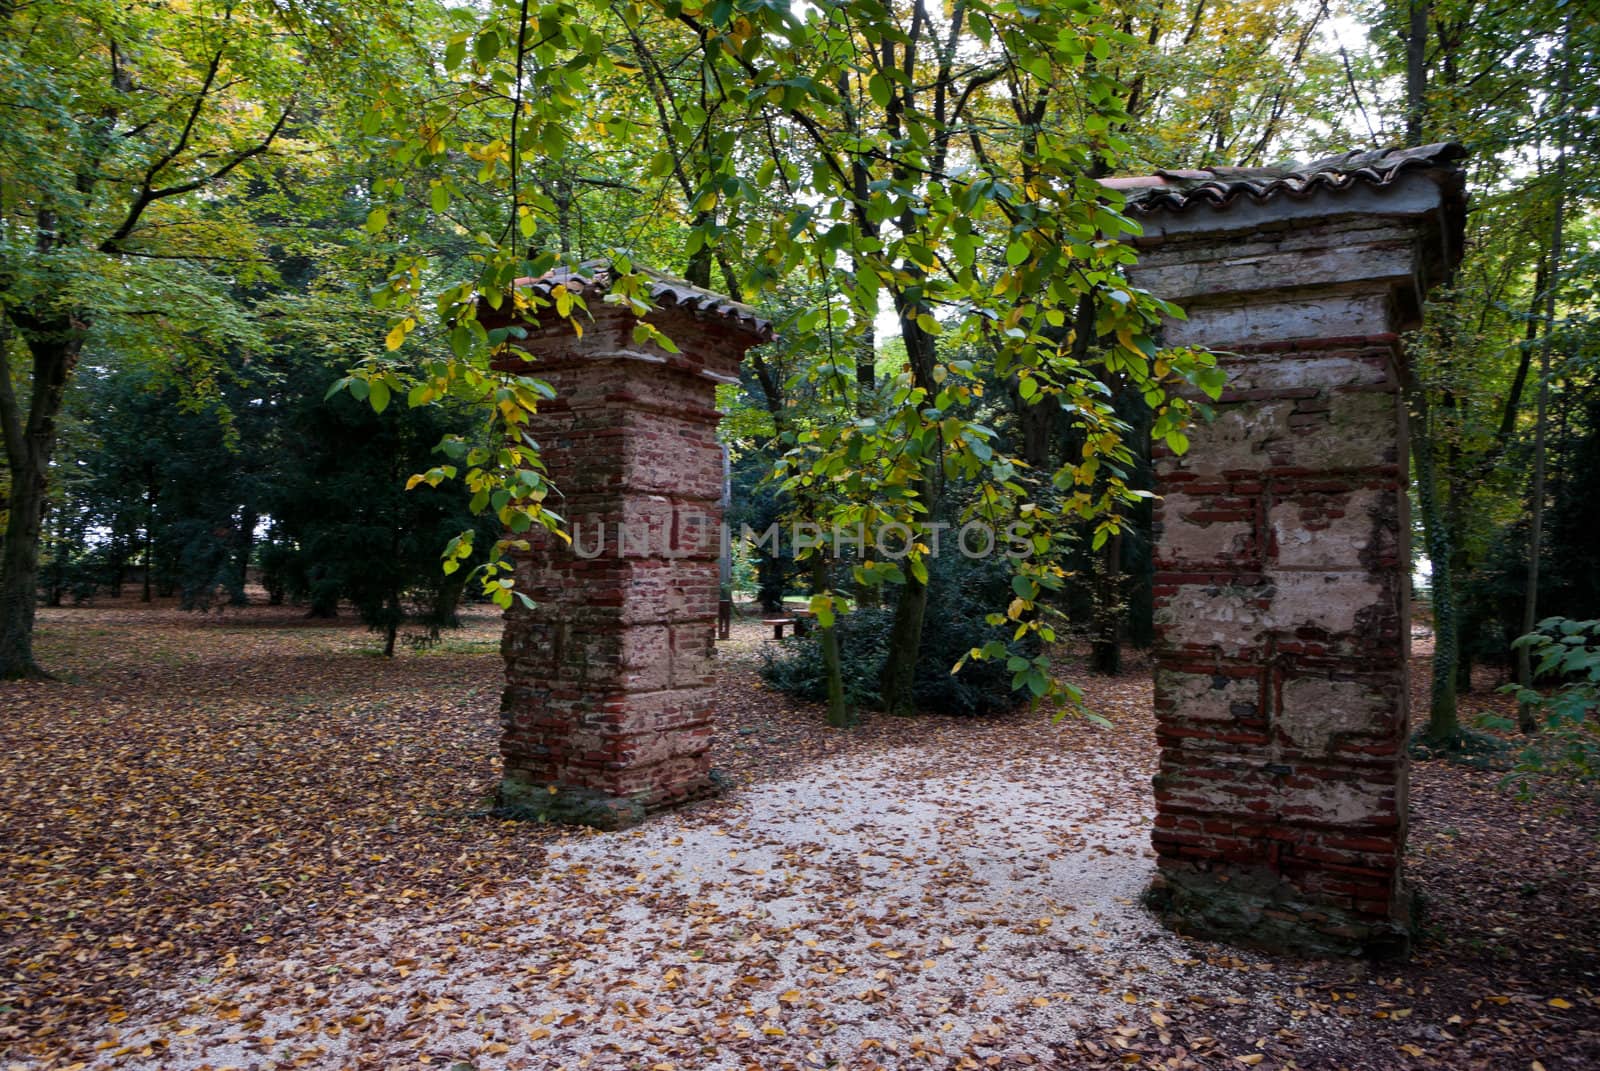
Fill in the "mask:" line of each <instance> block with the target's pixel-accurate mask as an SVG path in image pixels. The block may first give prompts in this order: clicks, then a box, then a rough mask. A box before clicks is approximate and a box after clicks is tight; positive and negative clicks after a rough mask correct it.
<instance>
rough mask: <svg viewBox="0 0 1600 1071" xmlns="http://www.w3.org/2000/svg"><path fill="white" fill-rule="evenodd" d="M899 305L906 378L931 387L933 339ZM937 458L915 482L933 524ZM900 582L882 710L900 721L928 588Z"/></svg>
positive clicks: (911, 702) (909, 710)
mask: <svg viewBox="0 0 1600 1071" xmlns="http://www.w3.org/2000/svg"><path fill="white" fill-rule="evenodd" d="M896 299H897V300H899V301H902V308H901V309H900V310H899V312H900V332H901V337H902V338H904V339H905V343H906V353H907V355H908V357H909V358H910V362H911V376H912V380H913V382H915V383H916V385H917V386H920V387H924V388H929V389H931V388H932V387H933V365H934V360H935V355H936V351H935V343H934V339H933V336H932V335H930V334H928V333H927V332H926V331H923V330H922V329H921V328H920V327H918V326H917V324H916V316H917V311H918V310H917V309H916V308H915V307H914V306H912V305H911V304H910V303H909V302H904V299H901V298H899V296H898V295H897V298H896ZM941 476H942V472H941V471H940V459H939V451H938V450H937V449H935V451H934V454H933V456H932V457H926V458H924V459H923V462H922V478H921V479H920V480H919V481H917V486H916V491H917V497H918V498H919V500H920V501H921V502H922V504H923V506H924V507H925V508H926V509H927V513H925V514H924V516H925V517H926V518H927V519H928V520H930V521H931V520H935V519H936V518H937V517H938V515H939V499H940V497H941V495H940V486H939V482H940V477H941ZM905 572H906V579H905V583H904V584H902V585H901V586H900V597H899V599H898V600H897V601H896V603H895V607H894V627H893V628H892V629H891V630H890V632H889V654H888V657H887V658H885V659H884V664H883V709H884V710H885V711H887V712H888V713H890V714H894V715H897V716H900V717H910V716H911V715H913V714H915V713H916V712H917V700H916V694H915V685H916V677H917V661H918V658H919V656H920V655H921V653H922V623H923V621H924V619H926V617H927V613H928V585H927V584H925V583H923V582H922V581H921V580H918V579H917V578H916V577H915V576H913V575H912V573H911V570H910V568H909V562H908V563H907V568H906V570H905Z"/></svg>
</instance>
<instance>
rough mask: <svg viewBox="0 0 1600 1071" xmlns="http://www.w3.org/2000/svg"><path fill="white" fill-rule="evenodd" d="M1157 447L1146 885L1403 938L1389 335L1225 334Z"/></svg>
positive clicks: (1365, 943)
mask: <svg viewBox="0 0 1600 1071" xmlns="http://www.w3.org/2000/svg"><path fill="white" fill-rule="evenodd" d="M1233 353H1234V356H1232V357H1231V358H1230V359H1229V360H1228V361H1227V367H1228V372H1229V386H1228V390H1227V393H1225V394H1224V395H1223V398H1222V400H1221V404H1220V405H1219V406H1217V419H1216V420H1215V421H1214V422H1212V423H1210V424H1206V425H1202V426H1200V427H1198V428H1196V429H1195V431H1194V434H1193V435H1192V436H1191V440H1192V445H1191V449H1190V452H1189V454H1188V455H1187V456H1185V457H1183V458H1176V457H1172V456H1170V455H1167V456H1164V457H1162V458H1161V459H1160V460H1159V462H1158V474H1159V479H1160V485H1161V489H1162V495H1163V500H1162V502H1161V504H1160V507H1159V510H1158V514H1157V525H1158V528H1157V532H1158V546H1157V550H1156V564H1155V568H1156V577H1155V595H1156V607H1157V608H1156V621H1157V635H1158V667H1159V669H1158V675H1157V685H1156V714H1157V721H1158V728H1157V737H1158V742H1159V744H1160V747H1161V763H1160V773H1159V774H1158V776H1157V778H1156V782H1155V794H1156V805H1157V817H1156V824H1155V830H1154V833H1153V835H1152V839H1153V842H1154V844H1155V847H1156V850H1157V853H1158V856H1159V866H1160V870H1161V875H1162V880H1161V882H1160V884H1159V886H1158V898H1162V897H1164V898H1165V901H1166V903H1165V906H1166V907H1167V909H1168V910H1170V911H1172V912H1173V913H1174V914H1175V915H1176V916H1177V918H1178V920H1179V921H1180V922H1181V923H1183V924H1186V925H1188V927H1189V928H1191V929H1195V930H1199V931H1201V932H1207V933H1217V934H1220V935H1223V936H1233V937H1246V938H1249V939H1254V940H1258V941H1262V942H1264V943H1268V944H1282V945H1288V946H1292V947H1296V948H1302V949H1310V950H1318V949H1322V948H1327V949H1330V950H1337V951H1384V950H1385V948H1386V947H1388V946H1390V945H1396V944H1398V945H1401V946H1403V944H1404V933H1405V930H1406V928H1407V923H1408V916H1409V911H1410V906H1409V899H1408V897H1407V895H1406V892H1405V889H1404V885H1403V882H1402V880H1401V865H1400V864H1401V858H1402V855H1403V851H1404V843H1405V829H1406V780H1405V773H1406V771H1405V763H1404V746H1405V737H1406V726H1407V716H1406V665H1405V659H1406V639H1407V637H1406V624H1405V621H1406V610H1405V607H1406V590H1405V585H1406V576H1405V569H1406V560H1407V559H1406V554H1405V547H1406V535H1407V533H1406V516H1405V483H1404V480H1405V478H1406V472H1405V458H1406V448H1405V441H1404V422H1403V414H1402V413H1401V411H1400V408H1399V399H1398V396H1397V394H1396V391H1395V383H1396V375H1395V373H1396V369H1397V361H1398V360H1399V350H1398V339H1397V338H1396V337H1395V336H1393V335H1376V336H1372V337H1366V338H1344V339H1331V340H1302V341H1298V342H1293V343H1284V344H1260V343H1258V344H1255V345H1247V346H1240V347H1238V348H1237V349H1235V350H1234V351H1233Z"/></svg>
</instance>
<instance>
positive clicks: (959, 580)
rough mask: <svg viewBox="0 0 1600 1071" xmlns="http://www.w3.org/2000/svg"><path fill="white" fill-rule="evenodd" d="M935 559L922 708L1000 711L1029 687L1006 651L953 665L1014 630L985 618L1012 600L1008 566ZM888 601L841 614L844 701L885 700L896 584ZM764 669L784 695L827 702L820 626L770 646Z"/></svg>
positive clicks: (1022, 646)
mask: <svg viewBox="0 0 1600 1071" xmlns="http://www.w3.org/2000/svg"><path fill="white" fill-rule="evenodd" d="M931 565H932V568H931V573H932V577H931V579H932V584H931V586H930V590H929V599H928V610H927V616H926V618H925V619H924V621H923V626H922V650H921V653H920V656H919V658H918V660H917V672H916V683H915V686H914V692H915V695H916V703H917V709H918V710H923V711H928V712H931V713H938V714H993V713H998V712H1001V711H1005V710H1010V709H1013V708H1014V707H1016V706H1018V705H1019V704H1021V703H1022V701H1023V700H1024V699H1026V698H1027V694H1026V693H1024V692H1017V691H1013V690H1012V687H1011V676H1012V674H1011V671H1010V670H1008V669H1007V668H1006V660H1005V659H1004V658H999V659H991V660H986V661H969V662H967V664H966V665H964V666H963V667H962V668H961V671H960V672H959V673H951V672H950V669H951V667H952V666H954V665H955V664H956V662H957V661H958V660H959V659H960V658H961V657H962V656H963V655H965V654H966V653H967V652H969V651H971V650H972V649H973V648H974V647H982V646H983V645H984V644H986V643H988V642H989V641H990V640H994V639H1000V640H1005V639H1007V637H1008V636H1009V631H1008V630H1006V629H999V628H996V627H994V626H993V625H990V624H989V623H988V622H987V620H985V618H986V615H988V614H989V613H992V612H994V611H995V610H996V609H999V608H1003V607H1004V606H1005V605H1006V602H1007V601H1009V599H1010V591H1011V589H1010V572H1009V570H1007V569H1006V568H1005V567H1004V566H1003V565H1001V564H999V563H995V562H988V561H983V562H973V561H968V560H966V559H963V558H951V557H944V558H940V559H936V560H935V561H933V562H932V563H931ZM884 602H885V607H886V608H884V609H877V608H862V609H857V610H855V611H853V612H851V613H849V614H846V615H844V616H843V617H841V618H840V619H839V624H838V626H837V627H838V629H839V653H840V659H841V662H842V664H843V677H844V688H845V702H847V703H849V704H850V705H851V706H854V707H862V708H877V707H880V706H881V705H882V696H881V695H880V692H879V689H880V686H881V683H880V678H881V677H882V674H883V663H884V660H885V659H886V658H887V657H888V654H889V634H890V631H891V630H892V629H893V627H894V610H893V609H892V607H893V604H894V591H893V590H892V589H891V590H888V591H886V592H885V599H884ZM1006 646H1007V651H1008V653H1009V654H1013V655H1021V656H1023V657H1028V658H1031V657H1032V656H1033V655H1034V654H1035V653H1037V652H1036V651H1035V650H1034V649H1033V648H1032V647H1031V646H1029V645H1027V644H1026V643H1008V644H1007V645H1006ZM761 676H762V679H763V680H765V681H766V682H767V683H768V684H770V685H771V686H772V687H774V688H776V689H778V690H779V691H781V692H784V693H785V694H788V695H792V696H795V697H796V698H800V699H809V700H813V701H816V702H822V701H824V700H825V699H826V698H827V680H826V677H825V676H824V674H823V668H822V648H821V645H820V644H819V643H818V642H817V631H816V630H815V629H813V630H812V631H811V632H809V633H808V634H807V635H805V636H797V637H791V638H789V639H785V640H783V641H782V642H781V643H780V644H777V645H776V646H775V647H769V648H768V649H767V651H766V652H765V654H764V664H763V665H762V668H761Z"/></svg>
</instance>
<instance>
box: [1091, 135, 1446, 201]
mask: <svg viewBox="0 0 1600 1071" xmlns="http://www.w3.org/2000/svg"><path fill="white" fill-rule="evenodd" d="M1466 155H1467V150H1466V149H1465V148H1464V147H1463V146H1461V145H1460V144H1459V143H1457V142H1454V141H1441V142H1436V143H1434V144H1432V145H1419V146H1416V147H1414V148H1387V149H1365V150H1363V149H1357V150H1353V151H1351V152H1346V153H1340V154H1339V155H1338V156H1329V157H1324V158H1323V159H1321V160H1314V161H1312V162H1311V163H1307V164H1301V163H1290V164H1284V165H1281V166H1277V167H1209V168H1198V169H1192V170H1161V171H1157V172H1156V173H1155V174H1154V175H1144V176H1135V177H1131V178H1113V179H1106V180H1103V184H1104V185H1106V186H1107V187H1109V188H1111V189H1117V190H1121V191H1123V193H1124V194H1125V196H1126V197H1127V207H1126V209H1125V211H1126V212H1127V213H1128V214H1129V215H1132V216H1148V215H1152V214H1154V213H1157V212H1182V211H1185V210H1187V209H1191V208H1194V207H1195V206H1197V205H1201V204H1207V205H1211V206H1212V207H1213V208H1219V209H1220V208H1226V207H1227V206H1229V205H1231V204H1233V203H1235V202H1236V201H1239V200H1242V199H1245V198H1249V199H1250V200H1252V201H1255V202H1257V203H1260V202H1264V201H1270V200H1273V199H1275V198H1277V197H1291V198H1304V197H1310V196H1312V195H1313V194H1315V193H1317V192H1318V191H1319V190H1342V189H1348V188H1350V187H1352V186H1356V185H1361V184H1365V185H1369V186H1378V187H1382V186H1388V185H1390V184H1391V183H1393V182H1394V181H1395V180H1396V178H1398V177H1399V176H1400V175H1402V174H1404V173H1406V172H1408V171H1415V170H1423V169H1427V168H1449V167H1454V166H1455V164H1456V163H1457V162H1458V161H1460V160H1461V159H1463V158H1464V157H1465V156H1466Z"/></svg>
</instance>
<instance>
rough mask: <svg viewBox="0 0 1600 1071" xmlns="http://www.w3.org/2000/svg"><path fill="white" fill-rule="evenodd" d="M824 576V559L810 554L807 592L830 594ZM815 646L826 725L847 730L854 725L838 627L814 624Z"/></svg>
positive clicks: (815, 552)
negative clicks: (824, 687) (822, 681)
mask: <svg viewBox="0 0 1600 1071" xmlns="http://www.w3.org/2000/svg"><path fill="white" fill-rule="evenodd" d="M832 588H833V585H832V582H831V581H830V579H829V577H828V559H827V557H826V556H824V555H823V554H822V553H821V551H820V550H819V551H813V552H812V555H811V591H812V594H816V595H820V594H823V593H825V592H828V591H831V590H832ZM817 643H818V644H819V645H820V646H821V648H822V669H823V674H824V675H825V676H826V677H827V680H828V724H829V725H831V726H833V727H834V728H835V729H848V728H850V727H851V726H852V725H855V724H856V717H855V712H854V711H853V710H851V709H850V707H849V704H847V703H846V702H845V701H844V666H843V663H842V661H841V659H840V656H839V626H838V618H837V616H836V617H835V618H834V623H833V624H831V625H827V626H823V625H822V624H821V623H820V622H819V623H818V625H817Z"/></svg>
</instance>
